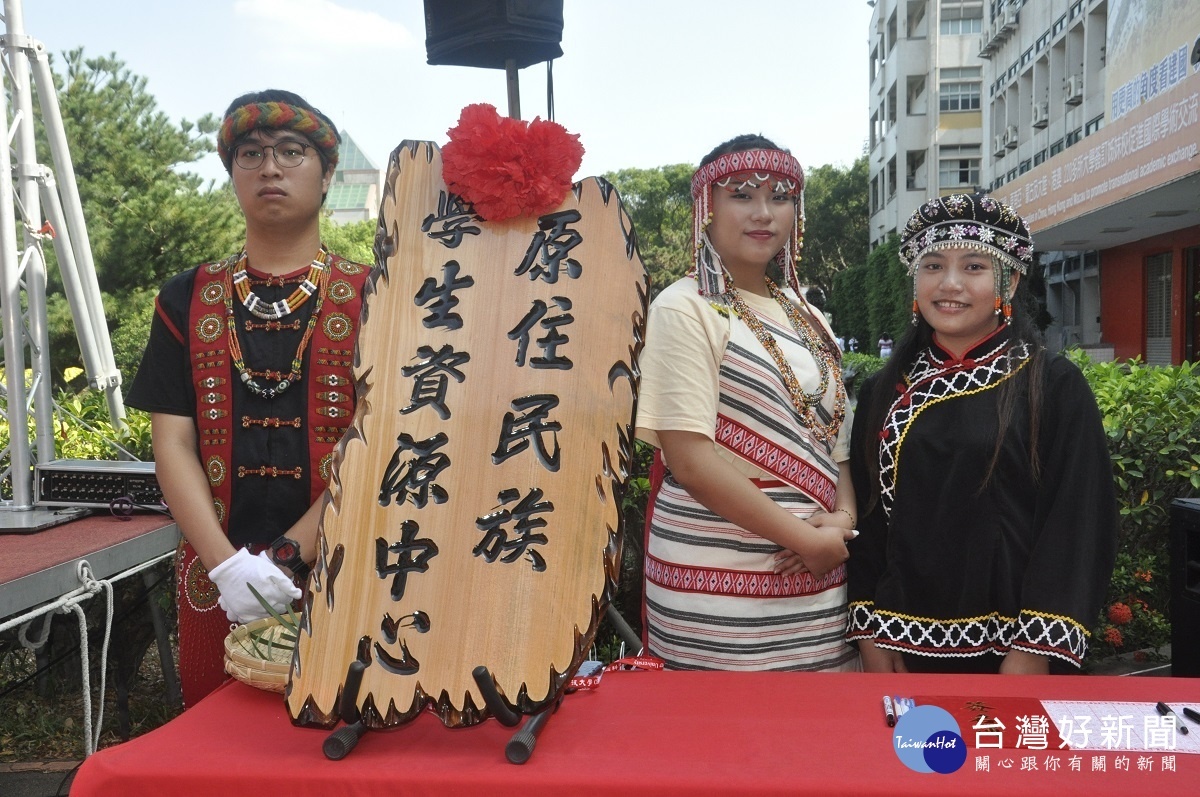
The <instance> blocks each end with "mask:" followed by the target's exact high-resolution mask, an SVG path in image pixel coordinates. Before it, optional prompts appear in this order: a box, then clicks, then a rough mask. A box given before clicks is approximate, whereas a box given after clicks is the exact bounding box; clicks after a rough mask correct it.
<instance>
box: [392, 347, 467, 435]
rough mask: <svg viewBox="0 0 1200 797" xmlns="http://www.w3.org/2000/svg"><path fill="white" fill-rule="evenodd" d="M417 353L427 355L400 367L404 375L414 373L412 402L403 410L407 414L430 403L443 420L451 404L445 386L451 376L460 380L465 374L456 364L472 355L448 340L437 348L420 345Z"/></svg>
mask: <svg viewBox="0 0 1200 797" xmlns="http://www.w3.org/2000/svg"><path fill="white" fill-rule="evenodd" d="M417 356H418V357H422V358H424V359H423V360H422V361H421V362H419V363H417V364H416V365H407V366H405V367H403V368H401V369H400V373H401V374H402V375H404V376H411V377H413V378H414V380H415V384H414V385H413V389H412V399H411V403H410V404H409V405H408V406H407V407H404V408H403V409H401V410H400V412H401V414H404V415H407V414H408V413H410V412H415V411H416V410H418V409H420V408H421V407H425V406H430V407H433V409H434V411H435V412H437V414H438V417H440V418H441V419H442V420H443V421H444V420H446V419H447V418H449V417H450V408H449V407H447V406H446V388H447V387H448V386H449V384H450V382H449V380H450V379H453V380H454V381H455V382H460V383H461V382H462V381H463V379H465V378H466V377H465V376H464V375H463V372H462V371H460V370H458V368H457V366H459V365H462V364H463V363H465V362H468V361H470V359H471V355H469V354H467V353H465V352H456V351H455V350H454V348H453V347H452V346H450V345H449V344H446V345H445V346H442V348H440V349H438V350H437V352H434V350H433V349H432V348H431V347H429V346H420V347H418V348H417Z"/></svg>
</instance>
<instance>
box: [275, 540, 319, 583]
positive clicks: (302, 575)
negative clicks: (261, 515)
mask: <svg viewBox="0 0 1200 797" xmlns="http://www.w3.org/2000/svg"><path fill="white" fill-rule="evenodd" d="M271 561H272V562H274V563H275V564H277V565H279V566H280V567H286V568H287V569H288V570H290V571H292V575H293V576H295V577H296V579H297V580H299V581H303V580H304V579H306V578H308V574H309V572H311V570H312V568H311V567H309V566H308V565H307V564H305V563H304V560H303V559H301V558H300V543H298V542H296V541H295V540H293V539H292V538H291V537H288V536H286V535H284V536H282V537H280V538H279V539H277V540H275V542H273V543H271Z"/></svg>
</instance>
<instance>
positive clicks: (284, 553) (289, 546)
mask: <svg viewBox="0 0 1200 797" xmlns="http://www.w3.org/2000/svg"><path fill="white" fill-rule="evenodd" d="M272 551H273V552H274V553H275V560H276V561H277V562H288V561H290V560H292V559H295V558H296V557H297V556H299V555H300V551H299V546H297V545H296V543H295V542H293V541H292V540H287V539H284V540H280V541H279V542H278V543H276V545H275V547H274V548H273V549H272Z"/></svg>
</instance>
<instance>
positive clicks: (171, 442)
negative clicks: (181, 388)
mask: <svg viewBox="0 0 1200 797" xmlns="http://www.w3.org/2000/svg"><path fill="white" fill-rule="evenodd" d="M150 423H151V432H152V434H153V439H154V462H155V465H154V468H155V473H156V476H157V479H158V485H159V488H160V489H161V490H162V493H163V499H164V500H165V501H166V503H167V506H168V507H170V509H171V515H172V517H174V518H175V523H176V524H177V525H178V526H179V530H180V532H182V534H183V536H184V538H185V539H186V540H187V541H188V542H189V543H191V546H192V547H193V548H194V549H196V555H197V556H199V557H200V561H201V563H203V565H204V567H205V569H206V570H208V575H209V578H211V579H212V582H213V584H215V585H216V587H217V590H218V591H219V592H220V598H219V599H218V602H219V603H220V606H221V608H222V609H224V610H225V616H226V617H228V618H229V620H230V621H231V622H237V623H247V622H250V621H251V620H257V619H259V618H261V617H266V616H267V610H266V609H265V608H264V607H263V606H262V604H261V602H260V601H259V596H261V597H262V600H264V601H266V602H267V603H268V604H270V605H271V606H272V607H273V608H275V609H276V610H277V611H279V610H283V609H284V608H286V607H287V606H288V605H289V604H290V603H291V602H292V601H294V600H296V599H298V598H299V597H300V595H301V592H300V590H299V589H297V588H296V587H295V585H293V584H292V582H291V579H289V578H288V577H287V575H285V574H284V572H283V571H282V570H280V569H279V568H278V567H277V566H276V565H275V564H273V563H272V562H271V561H270V559H269V558H268V557H267V556H266V554H265V553H263V554H259V555H258V556H252V555H251V554H250V553H249V551H246V550H245V549H241V550H238V549H237V548H235V547H234V546H233V544H232V543H231V542H230V541H229V538H228V537H227V536H226V535H225V531H224V530H223V529H222V528H221V523H220V521H218V520H217V511H216V508H215V507H214V506H213V501H212V492H211V491H210V490H209V486H208V476H207V475H206V474H205V472H204V466H203V464H202V463H201V462H200V456H199V454H198V453H197V452H198V450H199V449H198V448H197V446H196V442H197V441H196V427H195V424H194V423H193V422H192V419H191V418H190V417H187V416H184V415H170V414H168V413H160V412H155V413H151V414H150ZM309 515H313V517H314V518H315V517H316V513H315V512H313V511H312V510H310V511H309V512H307V513H306V514H305V517H308V516H309ZM315 534H316V525H315V521H314V523H313V538H314V539H315ZM312 544H313V543H312V542H311V541H310V546H311V545H312ZM251 587H253V588H254V590H255V591H257V592H258V595H257V596H256V595H255V594H254V593H253V592H251V591H250V588H251Z"/></svg>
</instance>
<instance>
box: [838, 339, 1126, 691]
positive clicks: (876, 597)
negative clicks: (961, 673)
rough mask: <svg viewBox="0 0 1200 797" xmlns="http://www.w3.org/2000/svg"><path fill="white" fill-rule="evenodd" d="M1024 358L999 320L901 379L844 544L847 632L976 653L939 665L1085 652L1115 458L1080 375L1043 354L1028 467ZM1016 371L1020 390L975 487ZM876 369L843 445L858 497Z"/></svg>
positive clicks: (909, 647)
mask: <svg viewBox="0 0 1200 797" xmlns="http://www.w3.org/2000/svg"><path fill="white" fill-rule="evenodd" d="M1030 354H1031V349H1030V348H1029V347H1028V346H1027V345H1024V344H1022V345H1019V346H1016V347H1013V348H1012V349H1010V348H1009V347H1008V328H1007V327H1004V326H1002V327H1000V329H998V330H997V332H996V333H995V334H993V335H991V336H989V337H988V338H986V339H984V340H982V341H980V342H979V343H978V344H976V346H975V347H974V348H973V349H972V350H970V351H968V352H967V353H966V354H965V356H964V357H963V359H961V360H958V359H956V358H955V357H954V356H953V355H951V354H949V353H948V352H946V351H944V350H943V349H941V348H940V347H939V346H938V345H937V344H936V342H935V343H934V344H933V345H932V346H931V347H930V348H928V349H926V350H925V351H924V352H922V353H921V354H920V355H919V356H918V357H917V360H916V362H915V363H914V365H913V367H912V368H911V369H909V371H908V373H907V375H906V376H905V380H904V383H903V384H902V385H897V390H896V391H895V393H893V398H892V404H891V406H890V408H889V410H888V412H887V414H886V416H885V417H884V423H883V430H882V431H881V432H875V433H874V434H876V435H877V437H878V439H879V445H878V448H877V449H876V448H875V447H874V446H872V450H876V451H877V452H878V456H879V465H880V476H879V481H880V484H879V485H878V490H879V492H880V497H879V500H878V501H877V502H876V503H875V506H874V507H873V509H872V510H871V511H870V512H869V513H866V514H865V515H864V516H862V517H861V518H860V520H859V530H860V531H861V536H860V537H859V538H858V539H857V540H855V541H854V542H852V543H851V544H850V561H849V562H848V576H849V600H850V621H849V630H848V632H847V638H848V639H850V640H860V639H874V641H875V643H876V645H878V646H879V647H881V648H888V649H892V650H899V651H902V652H904V653H906V654H911V656H928V657H961V658H967V657H974V661H973V662H971V661H961V660H960V661H959V662H958V666H956V665H951V664H950V663H949V662H946V663H945V664H946V665H948V666H949V668H952V669H956V668H962V669H980V670H985V671H986V670H995V669H996V668H998V667H999V663H1000V661H1001V658H1000V657H1002V656H1003V655H1004V654H1006V653H1007V652H1008V651H1009V650H1010V649H1012V648H1016V649H1020V650H1024V651H1027V652H1031V653H1037V654H1042V655H1048V656H1050V657H1051V661H1052V663H1053V662H1054V661H1055V659H1058V660H1061V661H1065V662H1070V663H1071V664H1074V665H1076V666H1078V664H1079V663H1080V660H1081V659H1082V658H1083V656H1084V654H1085V653H1086V650H1087V639H1088V629H1089V628H1090V627H1091V626H1092V625H1093V624H1094V621H1095V619H1096V616H1097V612H1098V611H1099V609H1100V606H1101V603H1102V602H1103V599H1104V594H1105V591H1106V589H1107V586H1108V581H1109V578H1110V575H1111V572H1112V564H1113V558H1114V556H1115V546H1116V526H1117V514H1116V501H1115V496H1114V488H1113V481H1112V470H1111V467H1112V466H1111V462H1110V459H1109V455H1108V450H1107V446H1106V441H1105V436H1104V431H1103V427H1102V425H1101V419H1100V413H1099V411H1098V409H1097V407H1096V401H1095V399H1094V397H1093V396H1092V393H1091V390H1090V388H1089V387H1088V384H1087V382H1086V381H1085V379H1084V377H1083V374H1082V373H1080V371H1079V369H1078V368H1077V367H1076V366H1075V365H1074V364H1073V363H1071V362H1070V361H1068V360H1066V359H1064V358H1062V357H1060V356H1056V355H1054V356H1046V357H1045V358H1043V364H1042V369H1043V377H1042V378H1043V404H1042V408H1041V416H1040V417H1041V429H1040V432H1039V454H1040V462H1041V478H1040V479H1039V480H1035V479H1034V477H1033V474H1032V472H1031V469H1030V464H1029V463H1030V460H1029V446H1030V430H1029V405H1028V398H1027V397H1028V390H1027V384H1028V379H1029V374H1028V373H1027V371H1028V369H1029V368H1032V367H1037V366H1035V365H1032V364H1031V360H1030ZM1010 380H1016V381H1013V384H1012V385H1011V386H1010V387H1012V388H1017V389H1019V390H1020V394H1021V399H1020V400H1019V401H1018V402H1017V403H1016V405H1015V408H1014V412H1013V417H1012V419H1011V421H1010V423H1009V425H1008V429H1007V432H1006V434H1005V438H1004V441H1003V444H1002V446H1001V449H1000V455H999V459H998V461H997V463H996V467H995V471H994V473H993V474H992V479H991V482H990V483H989V484H988V485H987V488H986V489H984V490H982V491H981V490H980V489H979V488H980V485H981V484H982V483H983V479H984V474H985V473H986V472H987V468H988V464H989V463H990V461H991V458H992V454H993V451H994V446H995V439H996V434H997V429H998V420H997V418H998V410H999V399H1000V396H1001V394H1002V390H1001V389H1000V388H1001V386H1002V385H1004V384H1005V383H1006V382H1009V381H1010ZM872 381H873V380H869V381H868V383H867V385H866V386H865V387H864V389H863V390H862V391H861V394H860V395H861V396H862V398H863V400H862V401H861V402H860V404H859V406H858V408H857V410H856V412H855V414H856V416H857V417H858V418H859V419H860V423H859V424H856V425H855V428H854V439H853V441H852V443H851V451H852V452H853V454H852V457H851V463H852V471H853V478H854V487H855V490H856V492H857V495H858V497H859V501H860V504H862V503H864V502H865V499H866V498H867V497H868V496H870V495H871V494H872V493H873V492H874V491H873V490H871V489H870V487H871V485H869V484H868V481H867V479H868V475H867V469H866V467H865V463H864V462H863V458H862V455H861V452H862V451H863V450H864V449H863V445H864V443H863V440H862V439H861V438H862V437H863V436H864V435H866V434H868V433H871V432H869V430H867V429H866V425H867V424H866V423H865V422H862V421H863V420H864V419H867V418H870V417H872V411H871V407H870V406H869V402H870V396H871V391H872ZM863 508H864V507H862V506H860V511H861V510H862V509H863ZM911 656H910V660H911ZM929 665H930V667H931V668H933V669H937V668H938V667H939V665H937V664H935V663H933V662H929Z"/></svg>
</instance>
